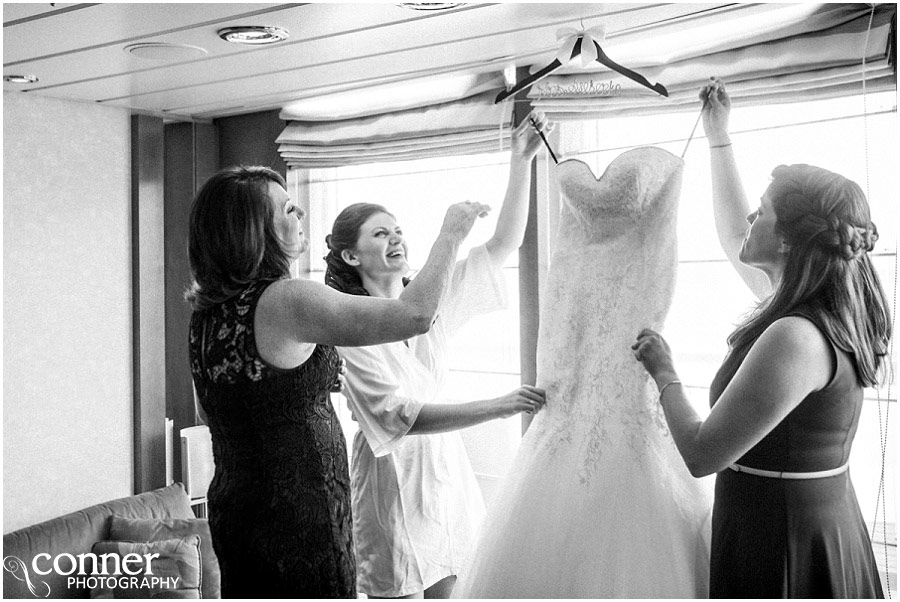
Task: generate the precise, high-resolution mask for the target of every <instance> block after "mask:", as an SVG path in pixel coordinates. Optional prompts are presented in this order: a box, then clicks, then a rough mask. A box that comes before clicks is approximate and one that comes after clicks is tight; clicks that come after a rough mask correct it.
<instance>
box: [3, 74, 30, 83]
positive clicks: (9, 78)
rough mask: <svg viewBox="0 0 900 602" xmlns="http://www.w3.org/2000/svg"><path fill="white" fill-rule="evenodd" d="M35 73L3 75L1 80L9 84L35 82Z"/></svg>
mask: <svg viewBox="0 0 900 602" xmlns="http://www.w3.org/2000/svg"><path fill="white" fill-rule="evenodd" d="M37 80H38V78H37V75H4V76H3V81H6V82H9V83H11V84H33V83H35V82H37Z"/></svg>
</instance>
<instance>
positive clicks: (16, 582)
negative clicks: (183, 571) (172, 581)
mask: <svg viewBox="0 0 900 602" xmlns="http://www.w3.org/2000/svg"><path fill="white" fill-rule="evenodd" d="M170 538H175V539H170ZM161 539H167V540H168V541H171V542H175V545H177V547H179V548H186V549H188V550H189V551H191V550H193V551H194V552H193V553H195V554H196V562H195V563H194V565H195V573H197V574H196V575H194V576H193V578H194V580H195V583H193V584H190V583H189V581H190V580H191V579H190V578H185V579H184V580H182V583H183V584H186V585H185V587H187V586H188V585H190V586H191V587H193V589H192V590H190V591H189V592H188V595H179V596H178V597H198V596H196V595H190V594H192V593H195V594H202V597H204V598H207V597H219V581H220V580H219V571H218V563H217V561H216V558H215V554H214V553H213V552H212V542H211V540H210V537H209V525H208V523H207V522H206V519H198V518H196V517H195V516H194V513H193V511H192V510H191V505H190V498H189V497H188V495H187V493H185V489H184V486H183V485H182V484H181V483H175V484H173V485H169V486H168V487H163V488H160V489H156V490H154V491H149V492H146V493H141V494H138V495H133V496H130V497H126V498H121V499H117V500H112V501H109V502H105V503H102V504H97V505H95V506H91V507H89V508H85V509H83V510H79V511H77V512H72V513H70V514H66V515H64V516H60V517H57V518H54V519H51V520H48V521H45V522H42V523H39V524H36V525H32V526H30V527H26V528H24V529H20V530H18V531H13V532H12V533H7V534H6V535H4V536H3V567H4V571H3V597H4V598H25V599H30V598H36V597H49V598H88V597H91V596H92V594H93V596H94V597H120V596H118V595H116V592H118V593H122V592H121V591H120V590H106V591H103V590H102V588H101V590H98V589H97V588H96V583H97V580H96V579H95V580H94V582H93V583H94V591H93V592H92V591H91V588H90V587H88V586H87V585H85V584H78V583H75V584H72V583H70V577H69V576H66V575H62V574H58V573H57V572H56V571H55V570H52V566H53V565H52V563H53V560H52V559H55V558H57V557H58V556H60V555H63V556H62V560H61V564H60V566H61V567H63V568H62V571H63V572H67V571H68V570H69V569H68V566H72V565H67V564H66V562H67V561H70V559H72V558H78V555H79V554H88V553H92V552H93V553H95V554H97V555H98V556H99V554H100V552H101V551H102V552H108V551H109V550H110V549H111V548H110V546H112V547H115V546H117V545H119V546H122V545H124V546H132V547H133V546H144V548H143V550H144V552H143V553H146V552H147V550H148V549H149V548H148V546H151V545H152V546H156V545H157V543H161V542H160V540H161ZM98 542H103V543H98ZM147 542H153V543H152V544H150V543H147ZM97 546H106V547H97ZM129 551H136V550H135V549H131V550H129ZM150 551H157V552H158V551H159V550H158V549H157V548H153V549H151V550H150ZM39 554H44V556H42V557H41V558H39V559H38V561H39V564H38V567H39V568H41V570H42V572H44V571H45V570H46V571H49V572H48V573H47V574H46V575H41V574H35V572H34V570H33V564H32V562H33V559H34V557H35V556H36V555H39ZM123 554H124V552H123ZM122 558H124V556H122ZM165 560H166V554H165V553H163V554H162V559H161V560H157V559H154V563H155V562H163V561H165ZM147 562H150V561H149V560H148V561H147ZM40 563H43V564H40ZM170 564H171V566H169V567H168V568H170V569H171V568H173V567H174V566H175V564H177V565H178V566H179V567H182V565H184V563H183V562H181V561H180V560H179V561H178V562H177V563H176V562H174V561H173V562H172V563H170ZM153 568H154V569H157V570H156V572H155V573H153V574H154V575H162V574H165V569H166V567H164V566H163V565H156V564H154V566H153ZM23 573H27V578H25V575H23ZM73 574H77V573H73ZM88 574H90V572H89V573H88ZM128 574H132V575H133V574H134V573H128ZM107 583H112V581H107ZM88 585H90V584H88ZM126 593H127V592H126ZM146 593H147V592H146V591H145V592H144V593H143V594H141V592H140V591H139V590H134V591H131V592H130V595H131V596H134V595H135V594H140V595H141V597H148V596H147V595H145V594H146ZM170 593H171V592H170ZM179 594H184V592H179Z"/></svg>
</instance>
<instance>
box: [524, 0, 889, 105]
mask: <svg viewBox="0 0 900 602" xmlns="http://www.w3.org/2000/svg"><path fill="white" fill-rule="evenodd" d="M820 11H821V12H819V13H817V14H815V15H812V16H810V17H808V18H805V19H804V20H803V21H802V22H801V23H798V24H793V25H790V26H789V27H786V28H785V29H783V30H782V33H784V34H787V36H788V37H785V38H782V39H767V38H772V37H773V35H774V34H775V33H777V32H767V33H768V35H767V36H765V37H763V38H762V40H764V41H760V39H759V38H760V36H759V34H758V33H754V32H752V31H748V32H747V38H746V39H745V40H731V41H730V44H727V45H730V46H731V48H728V49H722V46H723V44H725V43H724V42H721V43H718V44H717V43H712V44H709V45H708V47H707V48H706V49H703V48H699V49H698V48H697V45H695V46H694V47H693V48H691V41H690V40H689V39H687V38H690V35H689V34H690V32H689V31H688V32H685V38H686V45H685V46H686V47H685V49H684V50H683V52H682V53H681V56H677V57H676V59H677V60H673V61H671V62H668V63H667V64H665V65H662V66H648V67H645V68H640V69H636V68H635V67H633V66H632V65H627V66H629V67H631V68H635V69H636V70H638V71H639V72H640V73H641V75H644V76H645V77H646V78H647V79H648V80H649V81H651V82H660V83H662V84H663V85H665V86H666V88H667V89H668V92H669V97H668V98H665V97H662V96H659V95H657V94H655V93H654V92H652V91H650V90H648V89H646V88H644V87H642V86H640V85H639V84H636V83H634V82H632V81H631V80H629V79H627V78H625V77H623V76H621V75H619V74H618V73H615V72H614V71H610V70H605V71H593V72H589V73H584V72H581V73H578V72H569V73H565V74H561V75H556V74H554V75H551V76H549V77H547V78H545V79H543V80H541V81H539V82H538V83H537V84H535V85H534V86H533V87H532V88H531V90H530V91H529V93H528V97H529V98H530V99H531V101H532V103H533V105H534V106H535V107H536V108H538V109H540V110H543V111H545V112H546V113H547V114H548V116H549V117H550V118H551V119H555V120H571V119H596V118H604V117H611V116H626V115H627V116H634V115H648V114H654V113H670V112H676V111H682V110H690V111H694V110H697V108H698V106H699V105H698V102H699V101H698V99H697V92H698V90H699V89H700V87H701V86H702V85H703V84H704V83H705V82H706V81H707V80H708V78H709V77H710V76H713V75H714V76H717V77H719V78H721V79H722V80H723V81H725V82H726V83H727V85H728V90H729V92H730V93H731V96H732V99H733V101H734V104H735V105H759V104H766V103H784V102H793V101H805V100H815V99H825V98H833V97H838V96H845V95H850V94H858V93H861V92H862V79H863V57H864V56H865V78H866V90H867V91H868V92H876V91H882V90H894V89H896V85H897V78H896V48H895V46H894V44H895V41H896V6H895V5H885V4H882V5H877V6H876V11H875V14H874V18H872V28H871V30H869V20H870V16H871V7H870V5H865V4H849V5H848V4H842V5H825V6H824V7H823V8H821V9H820ZM798 28H805V29H806V31H807V33H802V34H799V35H797V34H796V31H797V29H798ZM814 28H817V29H815V31H809V30H810V29H814ZM746 42H749V43H746ZM613 48H614V47H613V46H612V44H610V50H609V53H610V55H612V54H613ZM704 51H707V53H706V54H702V55H700V56H694V54H696V53H697V52H704ZM598 67H599V64H598Z"/></svg>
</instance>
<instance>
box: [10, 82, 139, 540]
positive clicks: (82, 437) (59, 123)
mask: <svg viewBox="0 0 900 602" xmlns="http://www.w3.org/2000/svg"><path fill="white" fill-rule="evenodd" d="M130 140H131V134H130V115H129V113H128V112H127V111H125V110H122V109H116V108H109V107H102V106H98V105H95V104H86V103H75V102H69V101H63V100H55V99H49V98H41V97H38V96H31V95H27V94H23V93H7V92H4V94H3V532H4V533H8V532H10V531H13V530H16V529H19V528H21V527H24V526H27V525H30V524H34V523H36V522H40V521H43V520H46V519H49V518H53V517H55V516H58V515H60V514H63V513H66V512H70V511H73V510H77V509H79V508H83V507H85V506H89V505H92V504H94V503H98V502H103V501H106V500H109V499H113V498H116V497H122V496H126V495H130V494H131V493H132V477H133V469H132V449H133V447H132V422H133V421H132V373H131V362H132V335H131V234H130V228H131V217H130V216H131V210H130V203H131V200H130V199H131V145H130Z"/></svg>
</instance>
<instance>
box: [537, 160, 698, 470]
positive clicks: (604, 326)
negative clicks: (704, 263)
mask: <svg viewBox="0 0 900 602" xmlns="http://www.w3.org/2000/svg"><path fill="white" fill-rule="evenodd" d="M682 168H683V162H682V161H681V159H679V158H677V157H675V156H674V155H672V154H670V153H668V152H666V151H664V150H661V149H658V148H638V149H635V150H632V151H629V152H626V153H624V154H622V155H619V157H617V158H616V159H615V160H614V161H613V162H612V163H611V164H610V165H609V167H607V169H606V171H605V172H604V174H603V175H602V176H601V177H600V179H599V180H598V179H597V178H595V177H594V174H593V173H592V172H591V170H590V168H589V167H588V166H587V165H586V164H585V163H582V162H581V161H576V160H567V161H563V162H562V163H560V164H559V166H558V168H557V170H558V171H557V175H558V178H559V185H560V190H561V191H562V196H563V207H562V211H561V215H560V222H559V231H558V234H557V237H556V247H555V249H554V252H553V257H552V260H551V264H550V265H551V267H550V272H549V276H548V280H547V286H546V289H545V292H544V297H543V300H542V306H541V321H540V334H539V337H538V358H537V359H538V382H537V385H538V386H539V387H544V388H545V389H546V390H547V399H548V401H547V407H546V409H545V410H544V411H543V412H541V414H539V416H538V418H537V419H536V420H535V423H534V424H533V427H536V428H538V429H540V430H552V431H554V432H555V433H556V434H555V435H553V436H545V437H543V438H542V440H543V441H544V443H545V444H546V445H547V446H548V451H549V452H551V453H552V451H553V448H555V447H556V446H558V445H562V444H565V443H566V442H575V441H577V442H579V444H580V445H585V446H586V447H587V449H586V450H585V451H586V453H585V454H584V455H583V456H582V457H583V459H584V465H583V466H582V467H580V470H581V473H582V477H583V478H585V479H587V478H590V474H591V473H592V472H593V471H592V470H591V468H592V465H593V464H595V460H596V459H597V455H598V454H600V453H602V452H601V450H602V448H603V447H604V446H603V445H602V444H601V443H602V442H603V441H609V440H610V439H612V440H619V441H620V442H621V443H623V444H624V445H626V446H628V447H629V448H631V449H633V450H634V451H635V453H636V456H637V457H639V458H644V457H645V456H646V453H647V450H648V446H647V441H646V439H647V433H648V428H650V430H656V431H659V432H662V433H666V434H667V433H668V431H667V427H666V423H665V419H664V417H663V415H662V412H661V410H660V409H659V406H658V404H657V403H656V401H655V396H654V395H653V394H652V389H650V388H649V387H650V385H649V379H648V378H647V375H646V372H644V370H643V369H642V368H641V366H640V364H639V363H637V362H635V360H634V357H632V355H631V352H630V345H631V344H632V343H633V342H634V339H635V337H636V336H637V333H638V332H639V331H640V329H642V328H654V329H661V328H662V325H663V321H664V319H665V316H666V313H667V312H668V309H669V306H670V304H671V301H672V293H673V290H674V287H675V274H676V262H677V259H678V253H677V246H676V233H675V224H676V211H677V208H678V199H679V195H680V192H681V175H682ZM645 389H646V394H644V395H638V394H636V392H641V391H644V390H645ZM623 399H624V400H627V401H623ZM651 425H652V427H651ZM650 448H651V449H652V446H650Z"/></svg>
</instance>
